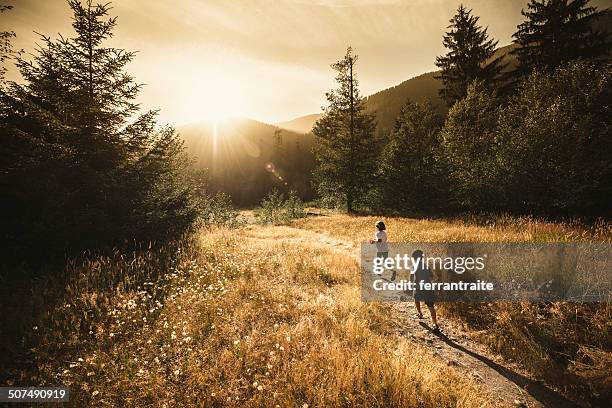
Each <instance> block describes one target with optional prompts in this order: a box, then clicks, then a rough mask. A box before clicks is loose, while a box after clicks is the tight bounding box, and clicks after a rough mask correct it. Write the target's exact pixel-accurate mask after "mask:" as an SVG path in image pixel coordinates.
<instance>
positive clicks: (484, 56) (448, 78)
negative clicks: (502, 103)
mask: <svg viewBox="0 0 612 408" xmlns="http://www.w3.org/2000/svg"><path fill="white" fill-rule="evenodd" d="M478 20H479V17H477V16H474V15H472V10H467V9H466V8H465V7H464V6H463V5H460V6H459V8H458V9H457V14H455V16H454V17H453V18H452V19H451V20H450V25H449V26H448V29H449V31H448V32H447V33H446V34H445V35H444V37H443V41H442V43H443V44H444V46H445V47H446V48H447V49H448V50H449V51H448V53H446V55H442V56H439V57H436V66H437V67H438V68H440V70H441V72H440V75H439V76H438V77H437V78H438V79H441V80H442V83H443V87H442V89H441V90H440V95H441V96H442V98H443V99H444V100H445V101H446V102H447V103H448V105H449V106H452V105H453V104H454V103H455V102H456V101H458V100H459V99H461V98H463V97H464V96H465V95H466V94H467V88H468V86H469V85H470V84H471V83H472V82H473V81H476V80H478V81H479V82H480V83H482V84H484V85H485V86H491V87H493V86H495V85H497V83H498V82H499V80H500V76H501V72H502V70H503V69H504V66H505V65H504V64H502V57H501V56H500V57H497V58H493V54H494V53H495V48H496V47H497V41H493V40H491V39H489V35H488V34H487V29H486V28H482V27H480V26H478Z"/></svg>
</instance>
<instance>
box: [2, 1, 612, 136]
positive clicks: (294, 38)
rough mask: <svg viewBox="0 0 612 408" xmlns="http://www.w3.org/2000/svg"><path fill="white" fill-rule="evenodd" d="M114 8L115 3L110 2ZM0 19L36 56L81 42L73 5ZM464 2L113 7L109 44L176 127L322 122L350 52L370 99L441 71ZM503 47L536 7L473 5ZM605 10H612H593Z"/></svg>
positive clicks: (38, 7) (147, 100)
mask: <svg viewBox="0 0 612 408" xmlns="http://www.w3.org/2000/svg"><path fill="white" fill-rule="evenodd" d="M103 2H106V0H103ZM3 3H8V4H11V5H14V6H15V8H14V9H13V10H12V11H10V12H8V13H4V14H3V15H2V16H0V24H2V27H3V28H4V27H6V26H8V28H9V29H11V30H14V31H15V32H16V34H17V39H16V40H15V42H14V44H15V46H16V47H18V48H25V49H26V50H31V49H32V46H33V44H34V42H35V41H36V39H37V35H36V34H35V33H34V31H37V32H40V33H43V34H47V35H52V36H56V34H57V33H58V32H59V33H62V34H64V35H71V34H72V31H71V27H70V14H69V10H68V7H67V5H66V2H65V1H64V0H4V1H3ZM459 3H460V1H459V0H457V1H455V0H404V1H401V0H397V1H394V0H378V1H376V0H353V1H350V0H268V1H264V0H218V1H216V0H211V1H208V0H115V1H113V2H112V5H113V10H112V11H111V14H112V15H117V16H118V27H117V30H116V35H115V38H114V39H113V40H112V42H111V44H112V45H113V46H116V47H119V48H125V49H128V50H138V51H139V53H138V54H137V56H136V59H135V61H134V62H133V63H132V64H130V66H129V68H128V70H129V72H130V73H131V74H133V75H134V76H135V77H136V79H137V80H138V81H139V82H141V83H144V84H146V86H145V87H144V89H143V91H142V93H141V95H140V97H139V100H140V102H142V106H143V108H160V109H161V115H160V119H161V121H162V122H170V123H173V124H176V125H180V124H183V123H189V122H196V121H199V120H201V119H209V118H214V117H217V116H227V115H233V116H247V117H251V118H254V119H259V120H262V121H267V122H276V121H282V120H287V119H291V118H293V117H296V116H301V115H304V114H308V113H314V112H318V111H319V110H320V107H321V105H323V104H324V102H325V98H324V93H325V92H326V91H327V90H329V89H330V88H331V87H332V86H333V76H334V75H333V72H332V70H331V69H330V67H329V65H330V64H331V63H332V62H334V61H335V60H337V59H339V58H340V57H341V56H342V55H343V53H344V51H345V49H346V47H347V46H348V45H349V44H350V45H352V46H353V47H354V48H355V49H356V50H357V53H358V54H359V58H360V60H359V67H358V76H359V79H360V82H361V90H362V94H363V95H368V94H371V93H374V92H377V91H379V90H381V89H384V88H388V87H390V86H394V85H397V84H398V83H400V82H402V81H404V80H406V79H408V78H411V77H413V76H415V75H419V74H421V73H424V72H428V71H432V70H434V69H435V67H434V59H435V57H436V55H440V54H442V53H443V52H444V49H443V47H442V34H443V32H444V31H445V28H446V26H447V25H448V20H449V19H450V18H451V17H452V15H453V14H454V12H455V10H456V8H457V6H458V4H459ZM463 3H464V4H465V5H466V6H467V7H469V8H472V9H473V10H474V13H475V14H476V15H478V16H480V17H481V19H480V22H481V24H482V25H485V26H488V27H489V34H490V35H491V36H492V37H493V38H495V39H497V40H499V44H500V46H501V45H506V44H509V43H510V42H511V35H512V33H513V32H514V31H515V30H516V25H517V24H518V23H519V22H520V21H521V20H522V16H521V14H520V11H521V8H523V7H524V6H525V4H526V3H527V0H465V1H463ZM593 4H595V5H597V6H599V7H602V6H603V7H610V6H612V0H599V1H594V2H593Z"/></svg>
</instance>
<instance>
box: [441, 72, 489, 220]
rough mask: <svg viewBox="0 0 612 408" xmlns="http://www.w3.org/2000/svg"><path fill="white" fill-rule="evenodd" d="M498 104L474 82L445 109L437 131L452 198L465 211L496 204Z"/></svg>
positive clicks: (484, 89)
mask: <svg viewBox="0 0 612 408" xmlns="http://www.w3.org/2000/svg"><path fill="white" fill-rule="evenodd" d="M499 109H500V104H499V100H498V98H497V97H496V94H495V92H491V91H490V90H488V89H487V88H485V87H483V86H482V85H481V84H479V83H478V82H475V83H473V84H472V85H470V87H469V88H468V93H467V96H466V97H465V98H463V99H461V100H460V101H458V102H457V103H456V104H455V105H454V106H453V107H452V108H451V109H450V111H449V112H448V116H447V118H446V122H445V124H444V127H443V128H442V131H441V143H442V151H443V154H444V160H445V162H446V164H447V165H448V171H449V178H450V181H451V191H452V192H453V197H454V200H455V201H456V202H457V203H458V204H459V205H460V206H461V207H463V208H465V209H468V210H486V209H496V207H497V206H499V200H498V197H499V191H498V180H499V174H498V168H499V165H498V161H497V141H496V137H495V132H496V129H497V120H498V116H499Z"/></svg>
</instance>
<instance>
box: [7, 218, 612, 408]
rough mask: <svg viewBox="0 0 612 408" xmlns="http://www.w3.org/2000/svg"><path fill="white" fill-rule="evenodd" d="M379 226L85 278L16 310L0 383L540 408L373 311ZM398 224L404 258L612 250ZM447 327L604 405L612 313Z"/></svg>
mask: <svg viewBox="0 0 612 408" xmlns="http://www.w3.org/2000/svg"><path fill="white" fill-rule="evenodd" d="M376 219H377V218H376V217H372V216H348V215H344V214H338V213H322V214H321V215H319V216H310V217H307V218H303V219H301V220H296V221H292V222H290V223H288V225H280V226H278V225H277V226H275V225H268V226H262V225H257V224H253V223H247V224H245V225H243V226H241V227H239V228H235V229H202V230H200V231H197V232H196V233H194V234H192V235H188V236H186V237H185V238H184V239H183V240H180V241H177V242H175V243H173V244H167V245H165V246H163V247H159V248H148V247H145V248H143V249H141V250H139V251H132V252H129V253H122V252H119V251H117V252H116V253H114V254H111V255H110V256H105V257H101V256H98V257H96V256H92V255H89V256H84V257H82V258H81V259H79V260H74V261H72V262H70V263H68V265H67V267H66V269H65V271H64V272H63V275H62V276H60V277H55V278H54V279H53V280H51V279H46V280H43V281H36V282H34V283H33V284H32V285H31V286H28V287H27V288H23V289H22V293H21V295H20V294H19V292H18V291H13V296H3V300H2V302H3V305H2V306H3V310H6V311H7V312H8V313H4V317H3V319H6V321H4V322H2V323H3V325H2V326H3V327H4V328H5V329H3V330H6V332H5V333H3V336H2V338H3V344H2V349H3V355H4V356H10V357H9V358H6V357H5V358H4V359H3V360H2V366H3V369H2V376H3V378H1V379H0V380H1V381H2V382H3V383H6V384H8V385H11V384H12V385H32V384H37V385H43V384H46V385H57V384H63V385H66V386H68V387H69V388H70V390H71V402H70V405H71V406H133V407H144V406H155V407H174V406H194V405H195V406H211V407H214V406H230V407H231V406H262V407H276V406H278V407H292V406H295V407H320V406H347V407H348V406H371V407H417V406H418V407H455V406H461V407H487V406H516V405H520V404H525V405H528V406H533V404H532V401H535V400H534V399H529V398H530V397H529V396H526V397H525V399H524V400H523V401H516V400H514V399H509V400H508V398H502V396H503V397H506V395H504V394H503V392H502V393H499V392H498V390H495V389H493V388H492V387H491V386H490V385H488V384H487V382H486V381H482V379H479V378H477V376H476V377H474V376H470V375H467V372H466V370H465V369H464V368H463V367H461V366H459V365H457V364H456V363H454V361H452V360H449V359H448V358H445V357H443V356H441V355H440V354H439V353H438V352H437V350H436V349H435V348H434V347H433V346H432V344H431V341H429V340H428V341H419V338H415V337H414V335H412V334H406V330H402V329H401V326H402V325H403V322H404V321H408V320H410V319H411V316H409V315H408V314H406V313H404V314H402V313H398V310H397V308H396V307H395V306H394V305H391V304H389V303H376V302H373V303H364V302H362V301H361V299H360V291H359V286H360V282H359V279H360V277H359V265H358V258H357V257H356V256H355V254H356V252H357V251H358V244H359V243H360V242H362V241H364V240H365V239H368V238H369V237H370V235H371V230H372V226H373V224H374V221H375V220H376ZM386 221H387V225H388V226H389V228H390V238H391V239H392V240H395V241H399V240H404V241H408V240H421V241H468V240H478V241H487V242H488V241H491V242H493V241H501V240H504V241H538V240H567V241H574V240H609V239H610V238H611V237H612V233H611V230H610V225H608V224H598V225H596V226H594V227H584V226H580V225H579V224H571V223H566V224H560V223H549V222H542V221H538V220H535V219H510V218H503V217H502V218H499V219H493V218H489V219H488V220H487V221H485V222H483V221H482V220H481V219H478V218H476V217H474V218H457V219H446V220H444V219H439V220H434V219H408V218H387V219H386ZM3 295H5V294H3ZM441 318H442V319H443V320H442V321H443V323H442V324H443V328H444V327H445V325H446V327H448V328H449V330H450V327H453V330H454V331H457V330H459V331H460V332H461V333H463V334H462V335H464V337H465V341H466V342H473V344H476V343H478V344H481V345H483V347H484V346H486V348H487V349H488V350H490V351H491V352H492V353H495V354H496V355H497V354H499V355H500V356H501V357H500V360H497V361H500V362H503V361H507V362H508V364H510V363H512V367H514V368H516V367H518V368H516V369H519V368H520V369H521V370H523V371H522V372H523V373H525V375H526V376H529V377H530V378H534V379H536V380H538V381H539V382H546V383H548V384H549V386H550V387H551V388H555V389H557V390H559V391H564V392H565V393H566V394H569V393H574V395H573V398H574V400H577V401H583V402H585V403H586V402H589V401H590V402H591V403H592V404H595V405H597V404H599V403H600V402H601V401H603V400H604V398H607V395H608V394H606V393H607V392H609V391H610V375H611V373H610V367H611V365H610V359H611V356H612V345H611V344H610V342H611V339H612V336H611V329H612V328H611V325H612V323H611V322H612V310H611V308H610V305H607V304H580V305H578V304H567V303H561V302H557V303H551V304H528V303H511V304H509V303H500V304H488V305H477V306H474V305H441ZM398 327H399V328H398ZM417 334H419V333H417ZM425 340H427V339H425ZM468 344H470V343H468ZM503 359H505V360H503ZM534 404H535V405H536V406H537V402H534Z"/></svg>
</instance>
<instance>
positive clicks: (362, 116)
mask: <svg viewBox="0 0 612 408" xmlns="http://www.w3.org/2000/svg"><path fill="white" fill-rule="evenodd" d="M357 58H358V57H357V55H356V54H355V53H354V52H353V49H352V48H351V47H348V49H347V50H346V55H345V56H344V58H342V59H341V60H340V61H338V62H336V63H334V64H332V68H333V69H334V70H335V71H336V72H337V73H338V74H337V76H336V82H337V83H338V88H336V89H334V90H332V91H330V92H328V93H327V94H326V98H327V102H328V106H327V107H326V108H325V112H324V115H323V117H322V118H321V119H319V120H318V121H317V123H315V126H314V128H313V133H314V135H315V136H316V140H317V146H316V147H315V152H314V153H315V156H316V160H317V167H316V169H315V171H314V179H315V183H316V188H317V191H318V193H319V195H320V196H322V197H323V198H328V199H330V198H333V200H334V201H341V203H342V205H345V206H346V209H347V211H349V212H353V211H354V210H355V206H356V204H357V203H359V202H360V200H362V199H363V198H364V193H365V192H366V191H367V190H368V189H369V188H370V187H371V183H372V178H373V173H374V160H375V157H376V150H377V149H376V143H375V138H374V131H375V129H376V124H375V122H374V115H372V114H369V113H366V112H365V104H364V100H363V99H362V98H361V96H360V94H359V89H358V81H357V78H356V75H355V64H356V62H357ZM337 204H340V203H337Z"/></svg>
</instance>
